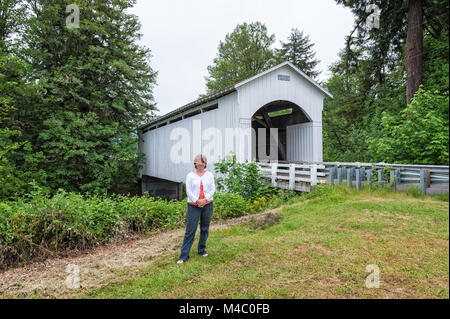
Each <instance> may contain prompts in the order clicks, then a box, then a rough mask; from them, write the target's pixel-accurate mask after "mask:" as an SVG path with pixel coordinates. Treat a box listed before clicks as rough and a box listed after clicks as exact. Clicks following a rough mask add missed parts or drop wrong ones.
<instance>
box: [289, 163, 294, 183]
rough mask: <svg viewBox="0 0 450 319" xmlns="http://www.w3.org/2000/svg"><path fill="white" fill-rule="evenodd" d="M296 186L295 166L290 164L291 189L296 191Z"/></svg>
mask: <svg viewBox="0 0 450 319" xmlns="http://www.w3.org/2000/svg"><path fill="white" fill-rule="evenodd" d="M294 186H295V165H294V164H293V163H290V164H289V189H294Z"/></svg>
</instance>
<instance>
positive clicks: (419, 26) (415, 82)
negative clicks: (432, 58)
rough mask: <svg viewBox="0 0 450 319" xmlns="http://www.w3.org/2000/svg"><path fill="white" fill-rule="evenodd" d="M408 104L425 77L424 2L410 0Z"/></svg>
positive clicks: (407, 47)
mask: <svg viewBox="0 0 450 319" xmlns="http://www.w3.org/2000/svg"><path fill="white" fill-rule="evenodd" d="M405 50H406V79H407V86H406V88H407V89H406V90H407V91H406V103H408V104H409V103H410V102H411V99H412V98H413V96H414V94H415V93H416V92H417V90H418V89H419V87H420V84H422V77H423V57H422V55H423V8H422V0H409V4H408V35H407V37H406V48H405Z"/></svg>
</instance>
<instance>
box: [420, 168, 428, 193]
mask: <svg viewBox="0 0 450 319" xmlns="http://www.w3.org/2000/svg"><path fill="white" fill-rule="evenodd" d="M420 192H421V193H422V194H423V195H426V194H427V172H426V170H424V169H421V170H420Z"/></svg>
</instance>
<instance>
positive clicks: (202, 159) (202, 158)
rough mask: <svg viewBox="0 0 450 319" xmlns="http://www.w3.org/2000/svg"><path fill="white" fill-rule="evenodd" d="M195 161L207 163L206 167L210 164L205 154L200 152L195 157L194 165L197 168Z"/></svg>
mask: <svg viewBox="0 0 450 319" xmlns="http://www.w3.org/2000/svg"><path fill="white" fill-rule="evenodd" d="M195 163H205V168H206V164H208V160H207V159H206V156H205V155H203V154H198V155H196V156H195V157H194V167H195V168H197V166H196V165H195Z"/></svg>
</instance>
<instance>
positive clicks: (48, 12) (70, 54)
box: [12, 0, 156, 191]
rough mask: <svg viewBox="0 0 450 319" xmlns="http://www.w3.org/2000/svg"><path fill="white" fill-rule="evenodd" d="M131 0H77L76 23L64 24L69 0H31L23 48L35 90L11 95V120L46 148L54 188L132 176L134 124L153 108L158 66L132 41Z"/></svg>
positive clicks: (88, 187)
mask: <svg viewBox="0 0 450 319" xmlns="http://www.w3.org/2000/svg"><path fill="white" fill-rule="evenodd" d="M135 2H136V1H135V0H105V1H90V0H79V1H77V5H78V7H79V18H80V19H79V26H78V27H73V28H72V27H69V26H68V25H67V24H66V19H67V17H68V15H69V13H67V12H66V8H67V6H68V5H70V4H72V3H73V1H72V0H29V4H30V6H29V7H30V10H31V12H30V18H29V20H28V21H27V23H26V24H25V32H24V35H23V38H22V43H23V46H22V51H21V52H20V54H21V55H22V56H24V57H26V58H27V59H28V61H29V64H30V65H31V67H30V71H29V72H28V73H27V74H26V76H27V77H28V79H29V82H30V83H36V84H37V85H38V86H39V93H40V94H39V96H38V98H37V99H35V100H29V101H28V103H25V102H24V103H18V104H17V103H15V105H14V106H15V107H16V108H17V111H15V112H14V113H13V119H12V120H13V121H14V123H16V124H17V127H18V129H19V130H20V131H21V132H22V134H21V138H22V139H23V140H27V141H29V142H30V144H31V146H32V148H33V151H35V152H42V154H43V155H44V157H45V162H44V165H43V169H45V171H46V172H47V173H48V182H49V184H50V185H51V186H52V188H53V190H56V189H57V188H64V189H67V190H74V191H104V190H112V189H113V188H114V187H115V186H116V185H117V183H118V180H117V176H119V175H121V174H122V173H123V172H125V171H127V172H129V171H130V169H129V167H134V168H135V173H133V174H130V175H129V176H127V178H125V179H124V178H122V177H120V182H123V181H124V180H126V179H128V180H129V181H130V182H133V180H136V177H137V169H136V167H137V165H138V162H139V159H140V158H139V151H138V148H137V138H136V137H135V134H133V132H134V131H135V130H136V129H137V128H138V127H139V126H140V125H141V124H143V123H145V122H146V121H148V120H149V118H150V116H151V113H152V111H153V110H154V109H155V106H154V102H153V95H152V89H153V86H154V84H155V81H156V72H154V71H153V70H152V68H151V67H150V65H149V59H150V57H151V54H150V50H149V49H147V48H144V47H141V46H139V45H138V44H137V41H138V39H139V38H140V36H141V34H140V23H139V21H138V19H137V17H136V16H134V15H132V14H129V13H128V12H127V9H129V8H130V7H132V6H133V5H134V4H135ZM133 137H134V138H133ZM124 141H127V143H131V145H130V147H123V146H124V145H123V142H124ZM14 160H15V162H20V161H24V156H22V157H21V158H17V159H14Z"/></svg>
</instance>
